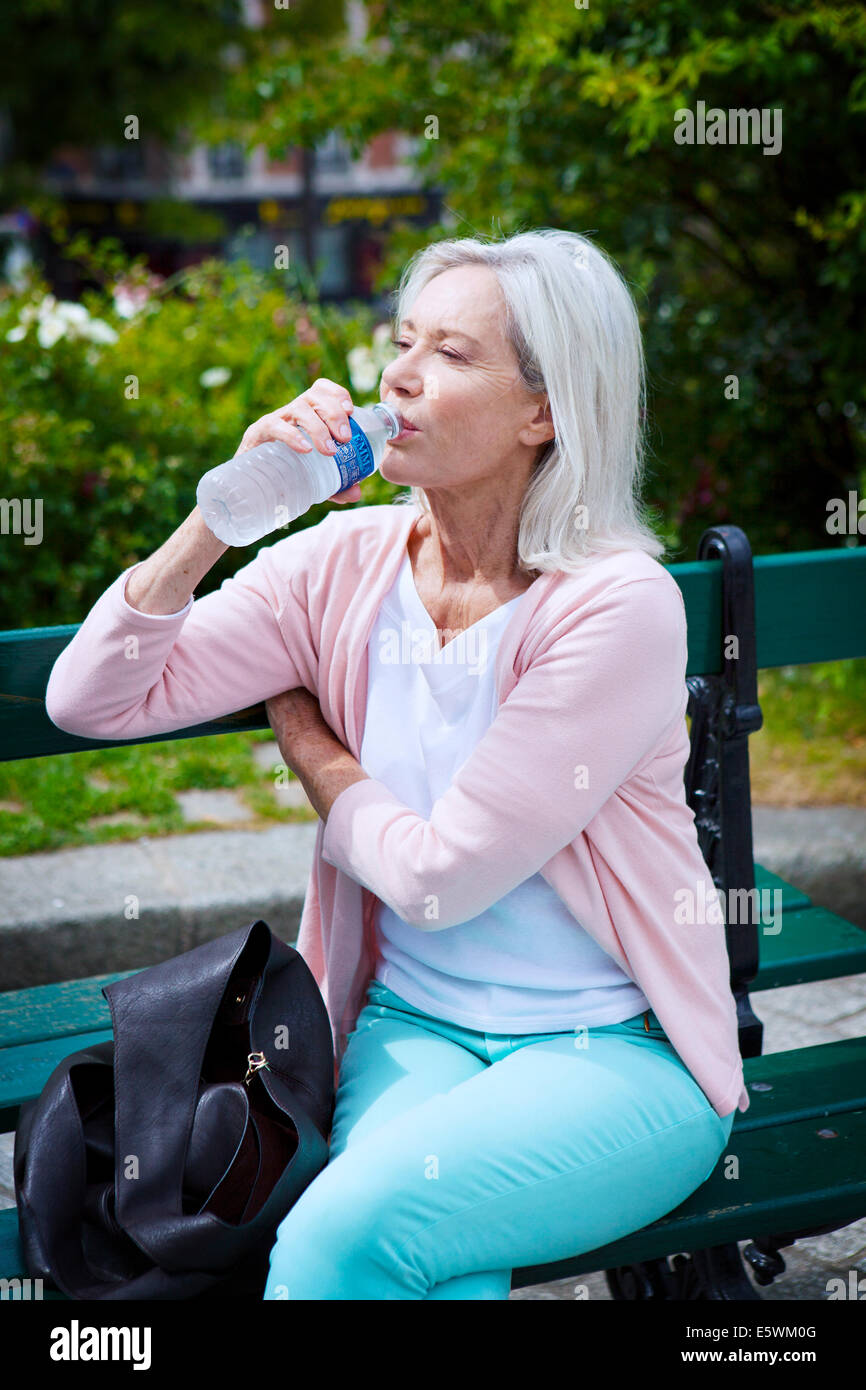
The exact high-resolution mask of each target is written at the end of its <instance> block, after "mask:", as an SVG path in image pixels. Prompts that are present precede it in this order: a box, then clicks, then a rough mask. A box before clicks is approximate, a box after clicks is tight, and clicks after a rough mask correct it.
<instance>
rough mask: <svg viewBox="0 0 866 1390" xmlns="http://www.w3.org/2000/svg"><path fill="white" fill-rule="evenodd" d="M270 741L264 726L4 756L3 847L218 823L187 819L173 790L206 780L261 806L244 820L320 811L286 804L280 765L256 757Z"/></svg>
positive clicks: (112, 838) (204, 785)
mask: <svg viewBox="0 0 866 1390" xmlns="http://www.w3.org/2000/svg"><path fill="white" fill-rule="evenodd" d="M272 742H273V735H272V734H271V733H270V731H269V730H266V729H262V730H257V731H256V732H253V733H237V734H219V735H215V736H214V737H213V738H207V739H201V738H185V739H171V740H168V741H167V742H165V743H153V744H147V745H146V746H144V747H136V746H134V745H130V746H128V747H125V748H101V749H94V750H93V751H92V752H89V751H83V752H81V753H67V754H62V755H60V756H49V757H45V758H27V759H24V760H23V761H21V762H10V763H0V855H2V856H6V855H10V854H32V853H35V852H36V851H38V850H56V849H66V848H69V847H72V846H75V845H97V844H106V843H111V842H116V841H119V840H134V839H138V838H139V837H140V836H142V835H149V836H157V835H177V834H186V833H189V832H191V831H195V830H213V829H214V823H213V821H189V820H187V819H186V817H185V816H184V814H183V811H182V810H181V807H180V804H179V803H178V801H177V799H176V793H177V792H183V791H193V790H200V789H207V790H212V789H214V788H229V789H231V790H233V791H235V792H237V793H238V795H239V797H240V799H241V800H242V801H243V802H244V803H245V804H246V805H247V806H248V807H249V808H250V810H251V811H252V812H253V813H254V815H253V818H252V819H250V820H245V821H243V822H242V823H241V824H242V825H243V828H244V829H256V828H257V827H261V826H265V825H273V824H274V823H275V822H280V821H310V820H312V821H315V819H316V816H315V813H314V812H313V811H312V810H311V809H304V808H300V807H291V806H281V805H280V804H279V802H278V800H277V798H276V796H275V795H274V791H273V788H274V780H275V779H274V773H273V770H272V769H269V768H262V767H260V766H259V764H258V763H257V762H256V760H255V757H254V754H253V750H254V748H255V746H256V745H257V744H262V743H265V744H270V743H272ZM275 761H276V760H275ZM289 776H290V777H291V778H292V779H293V778H294V774H289ZM13 808H17V809H13ZM102 817H111V818H112V821H113V822H114V823H111V824H105V823H99V818H102ZM118 817H120V818H121V819H119V820H118V819H116V818H118Z"/></svg>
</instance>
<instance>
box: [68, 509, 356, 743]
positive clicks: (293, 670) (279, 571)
mask: <svg viewBox="0 0 866 1390" xmlns="http://www.w3.org/2000/svg"><path fill="white" fill-rule="evenodd" d="M331 515H332V513H328V516H326V517H325V519H324V521H322V522H321V523H319V524H318V525H317V526H312V527H307V528H306V529H305V530H303V531H298V532H295V533H294V534H293V535H291V536H287V537H285V538H284V539H283V540H281V541H278V542H277V543H276V545H272V546H267V547H264V548H263V549H261V550H259V551H258V553H257V555H256V556H255V558H254V559H253V560H251V561H249V563H248V564H246V565H244V566H243V567H242V568H241V569H239V570H238V571H237V572H236V574H235V575H234V576H233V577H231V578H228V579H225V580H223V583H222V585H221V586H220V588H219V589H217V590H215V591H214V592H213V593H210V594H206V595H205V596H204V597H203V598H199V599H196V598H195V596H194V595H193V596H192V597H191V598H190V599H189V601H188V602H187V604H186V606H185V607H184V608H182V609H180V610H179V611H178V612H177V613H166V614H162V613H142V612H140V611H139V610H138V609H137V608H134V607H133V606H132V605H131V604H130V603H129V602H128V601H127V598H126V581H127V579H128V577H129V575H130V574H131V573H132V571H133V570H134V569H136V568H137V567H138V566H137V565H131V566H130V567H129V568H128V569H126V570H124V571H123V573H122V574H120V575H118V577H117V579H116V580H115V581H114V582H113V583H112V584H111V585H110V586H109V588H108V589H106V590H105V592H104V593H103V594H102V595H101V597H100V598H99V599H97V601H96V603H95V604H94V606H93V607H92V608H91V610H90V612H89V613H88V614H87V617H86V618H85V620H84V622H83V623H82V624H81V626H80V627H79V629H78V631H77V632H76V633H75V635H74V636H73V638H72V640H71V641H70V642H69V644H68V645H67V646H66V647H64V649H63V651H62V652H61V653H60V655H59V656H58V658H57V660H56V661H55V663H54V665H53V667H52V669H51V674H50V676H49V679H48V685H47V688H46V692H45V708H46V712H47V714H48V717H49V719H51V721H52V723H54V724H56V725H57V727H58V728H60V729H63V730H65V731H66V732H67V733H70V734H77V735H79V736H80V737H83V738H99V739H103V738H109V739H125V738H142V737H146V736H147V735H152V734H161V733H170V732H172V731H173V730H175V729H184V728H186V727H187V726H189V725H193V724H199V723H205V722H207V721H208V720H210V719H217V718H220V717H222V716H223V715H226V714H231V713H234V712H235V711H237V710H242V709H247V708H248V707H249V706H250V705H255V704H258V703H259V701H261V700H267V699H268V698H270V696H271V695H277V694H279V693H280V692H281V691H284V690H291V689H293V688H295V687H296V686H299V685H304V684H306V685H307V686H308V688H310V683H311V681H312V680H314V673H312V672H311V667H312V665H313V664H314V660H315V653H314V651H313V641H312V637H311V633H310V622H309V614H308V612H307V605H306V598H305V582H304V580H305V573H306V571H307V569H308V567H309V565H310V564H311V561H312V557H313V555H314V551H315V547H316V545H317V544H318V542H319V539H320V536H321V531H322V528H323V527H324V526H325V525H326V524H327V522H328V517H330V516H331ZM139 563H142V562H139Z"/></svg>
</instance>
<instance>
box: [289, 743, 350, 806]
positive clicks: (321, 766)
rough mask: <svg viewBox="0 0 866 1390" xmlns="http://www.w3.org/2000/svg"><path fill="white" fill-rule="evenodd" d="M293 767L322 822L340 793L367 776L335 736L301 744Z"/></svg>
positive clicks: (295, 752) (295, 753)
mask: <svg viewBox="0 0 866 1390" xmlns="http://www.w3.org/2000/svg"><path fill="white" fill-rule="evenodd" d="M292 767H293V771H294V772H295V774H296V776H297V778H298V781H299V782H300V783H301V785H302V786H303V788H304V791H305V792H306V793H307V796H308V797H309V799H310V801H311V802H312V804H313V807H314V809H315V810H316V811H317V812H318V814H319V816H320V817H321V819H322V820H323V821H327V819H328V814H329V812H330V810H331V807H332V806H333V804H334V802H335V801H336V799H337V797H338V796H339V795H340V792H341V791H344V790H345V789H346V787H350V786H351V785H352V783H353V782H360V781H361V780H362V779H363V778H367V777H368V776H369V773H366V772H365V771H364V769H363V768H362V766H361V764H360V763H359V762H358V760H357V758H354V757H353V756H352V754H351V753H350V752H349V751H348V749H347V748H344V747H343V745H342V743H340V741H339V739H338V738H336V737H335V735H334V734H331V733H324V732H323V733H318V732H316V733H311V734H309V735H308V736H307V737H306V738H305V739H304V740H303V744H302V745H300V746H298V747H297V748H296V749H295V751H294V753H293V757H292Z"/></svg>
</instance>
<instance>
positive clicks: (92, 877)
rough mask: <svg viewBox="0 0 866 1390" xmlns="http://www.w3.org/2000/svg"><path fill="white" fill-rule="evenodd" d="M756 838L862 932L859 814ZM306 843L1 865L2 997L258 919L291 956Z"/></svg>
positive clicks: (228, 835) (213, 839) (180, 847)
mask: <svg viewBox="0 0 866 1390" xmlns="http://www.w3.org/2000/svg"><path fill="white" fill-rule="evenodd" d="M753 831H754V846H755V858H756V859H757V860H758V861H759V863H761V864H763V865H764V866H765V867H766V868H768V869H770V870H771V871H772V872H774V873H777V874H780V875H781V876H782V877H783V878H784V879H786V880H787V881H788V882H790V883H795V884H796V885H797V886H798V887H800V888H802V889H803V890H804V891H805V892H806V893H808V894H809V896H810V897H811V899H812V901H813V902H814V903H816V904H817V905H820V906H824V907H827V908H829V909H830V910H831V911H833V912H838V913H839V914H840V915H841V916H844V917H846V918H847V919H848V920H849V921H852V922H855V923H857V924H858V925H859V926H860V927H862V928H863V929H864V930H866V810H863V809H861V808H859V807H849V806H835V807H819V808H794V809H790V810H789V809H774V808H772V807H756V808H755V809H754V812H753ZM315 839H316V825H315V824H314V823H310V824H293V825H286V824H282V825H279V826H275V827H273V828H271V829H267V830H214V831H206V832H204V833H200V834H199V833H196V834H190V835H173V836H165V837H162V838H156V839H153V838H149V837H142V838H141V839H138V840H135V841H131V842H128V843H126V844H120V845H95V846H85V847H84V848H82V849H69V850H60V851H58V852H56V853H51V854H29V855H23V856H21V857H18V858H9V859H0V963H2V964H0V990H10V989H25V988H27V987H28V986H30V985H38V984H49V983H51V982H53V981H55V980H69V979H79V978H82V977H84V976H88V975H98V974H104V973H108V972H111V971H116V970H133V969H136V968H141V967H144V966H147V965H153V964H155V963H156V962H157V961H160V960H167V959H169V958H170V957H172V956H176V955H179V954H180V953H181V952H182V951H187V950H190V949H191V948H192V947H193V946H197V945H199V944H200V943H201V942H203V941H207V940H210V939H212V938H214V937H218V936H223V935H225V933H226V932H230V931H234V930H236V929H237V928H238V927H241V926H245V925H247V924H248V923H249V922H252V921H254V920H255V919H256V918H257V917H262V918H264V920H265V921H266V922H267V923H268V925H269V926H270V927H271V928H272V929H273V930H274V931H275V932H276V933H277V935H278V936H280V937H282V938H283V940H285V941H288V942H289V943H290V944H293V943H294V942H295V941H296V939H297V931H298V926H299V924H300V919H301V910H302V908H303V903H304V895H305V893H306V889H307V882H308V878H309V872H310V866H311V864H312V859H313V852H314V848H315ZM136 913H137V915H135V914H136Z"/></svg>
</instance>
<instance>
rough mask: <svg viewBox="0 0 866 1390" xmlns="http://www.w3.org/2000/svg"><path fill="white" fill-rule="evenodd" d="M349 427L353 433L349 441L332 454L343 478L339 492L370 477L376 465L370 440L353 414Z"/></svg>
mask: <svg viewBox="0 0 866 1390" xmlns="http://www.w3.org/2000/svg"><path fill="white" fill-rule="evenodd" d="M349 427H350V429H351V431H352V435H351V438H350V439H349V441H348V443H346V444H338V445H337V452H336V453H335V454H333V455H332V458H333V460H334V462H335V463H336V465H337V467H338V468H339V470H340V478H341V479H342V486H341V487H340V488H339V489H338V491H339V492H345V491H346V488H349V487H353V486H354V484H355V483H359V482H360V481H361V479H362V478H368V477H369V476H370V474H371V473H372V472H373V470H374V468H375V467H376V460H375V459H374V458H373V450H372V449H371V448H370V441H369V439H368V438H367V436H366V435H365V433H364V431H363V430H362V429H361V427H360V425H359V424H357V422H356V421H355V420H353V419H352V418H351V416H350V417H349Z"/></svg>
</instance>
